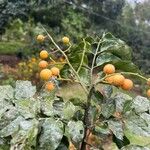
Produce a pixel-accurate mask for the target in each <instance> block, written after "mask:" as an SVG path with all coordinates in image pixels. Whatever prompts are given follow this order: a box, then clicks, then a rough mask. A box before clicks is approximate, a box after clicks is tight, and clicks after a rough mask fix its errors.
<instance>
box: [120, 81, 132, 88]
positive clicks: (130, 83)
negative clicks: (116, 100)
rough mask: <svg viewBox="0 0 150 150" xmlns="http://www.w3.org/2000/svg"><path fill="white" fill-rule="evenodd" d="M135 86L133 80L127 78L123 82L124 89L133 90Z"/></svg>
mask: <svg viewBox="0 0 150 150" xmlns="http://www.w3.org/2000/svg"><path fill="white" fill-rule="evenodd" d="M132 88H133V82H132V80H130V79H125V80H124V81H123V84H122V89H124V90H131V89H132Z"/></svg>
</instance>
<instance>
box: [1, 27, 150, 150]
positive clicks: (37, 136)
mask: <svg viewBox="0 0 150 150" xmlns="http://www.w3.org/2000/svg"><path fill="white" fill-rule="evenodd" d="M44 30H45V28H44ZM45 31H46V30H45ZM46 33H47V37H49V39H50V40H51V42H52V43H53V44H54V45H55V46H56V51H55V52H56V53H57V52H60V53H61V54H62V55H63V56H64V58H65V64H63V67H62V68H60V73H59V74H58V75H57V76H49V79H48V81H45V83H44V86H45V88H42V89H41V92H40V93H36V89H35V87H34V86H32V85H31V83H30V82H29V81H17V82H16V88H15V89H13V88H12V87H10V86H3V87H0V90H1V91H2V92H1V93H2V95H1V98H0V101H2V104H4V105H3V106H2V109H0V110H1V111H0V116H1V118H0V140H1V141H2V142H0V143H1V147H2V148H3V147H6V148H5V149H7V147H9V148H11V149H15V148H17V149H25V150H26V149H31V150H32V149H37V150H38V149H39V150H42V149H43V150H49V149H51V150H55V149H56V150H62V149H64V150H67V149H68V148H69V149H70V150H71V149H81V150H89V149H102V148H104V147H103V142H104V141H105V140H106V139H107V138H108V137H111V138H112V143H113V144H112V145H113V147H112V148H111V149H121V150H125V149H141V150H142V149H149V148H148V147H149V141H150V132H149V131H150V122H149V120H150V114H149V111H150V101H149V100H148V99H147V98H146V97H142V96H132V94H131V95H129V92H127V91H124V90H122V85H123V84H124V82H125V81H128V82H129V81H130V84H131V79H132V78H131V77H132V76H133V77H137V78H139V79H142V80H143V81H144V82H145V84H146V85H147V81H149V79H147V78H145V77H144V76H142V75H141V73H140V71H139V70H138V68H137V67H136V66H135V65H134V64H133V63H132V62H131V49H130V48H129V47H128V46H127V45H126V43H124V42H123V41H122V40H120V39H117V38H116V37H114V36H113V35H111V34H110V33H107V34H103V36H102V37H101V38H99V37H98V38H97V39H93V38H91V37H86V38H84V39H82V41H80V42H79V44H75V45H72V44H69V45H68V48H67V49H66V50H64V49H61V48H60V47H59V45H58V44H56V42H55V41H54V39H53V38H52V37H51V35H50V34H49V33H48V32H47V31H46ZM70 41H71V40H70ZM65 46H66V45H65ZM89 55H90V56H91V57H92V62H88V56H89ZM50 59H52V58H51V57H50ZM52 60H53V59H52ZM107 64H112V65H113V66H114V67H115V71H113V72H111V73H110V72H109V73H110V74H105V73H104V72H103V70H104V69H103V68H105V67H104V66H105V65H107ZM56 65H57V63H56V61H55V60H53V65H52V66H48V67H47V68H46V69H47V70H50V69H51V68H53V67H56ZM44 69H45V68H44ZM96 71H97V72H98V73H97V76H96V77H94V72H96ZM48 74H49V73H48ZM50 74H51V73H50ZM46 76H47V75H46ZM114 76H115V80H114ZM109 77H113V79H112V81H113V82H111V83H110V82H109V81H108V78H109ZM122 77H123V78H122ZM120 78H121V80H120ZM129 78H130V80H129ZM42 79H43V77H42ZM116 79H117V83H119V84H116V83H115V82H114V81H116ZM46 80H47V78H46ZM60 81H68V82H71V83H78V84H80V85H81V88H82V89H83V90H84V91H83V92H85V95H86V100H85V101H81V100H80V99H79V98H76V95H74V98H72V99H70V100H69V101H66V100H65V99H63V97H61V95H57V89H58V88H59V85H58V82H60ZM126 84H127V82H126ZM132 86H133V85H132ZM147 86H148V85H147ZM49 87H50V90H48V91H47V89H49ZM123 89H124V88H123ZM130 89H131V86H130V88H128V89H127V90H130Z"/></svg>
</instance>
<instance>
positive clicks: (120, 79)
mask: <svg viewBox="0 0 150 150" xmlns="http://www.w3.org/2000/svg"><path fill="white" fill-rule="evenodd" d="M103 72H104V73H105V74H106V78H105V81H106V82H107V83H109V84H112V85H115V86H118V87H121V88H122V89H123V90H131V89H132V88H133V86H134V84H133V81H132V80H130V79H127V78H125V77H124V76H123V75H122V74H121V73H115V72H116V69H115V66H114V65H112V64H106V65H105V66H104V68H103ZM147 84H148V85H150V79H148V82H147ZM147 96H148V97H150V89H148V90H147Z"/></svg>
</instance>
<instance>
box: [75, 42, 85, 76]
mask: <svg viewBox="0 0 150 150" xmlns="http://www.w3.org/2000/svg"><path fill="white" fill-rule="evenodd" d="M83 42H84V47H83V53H82V58H81V62H80V65H79V68H78V69H77V73H78V72H79V71H80V69H81V67H82V65H83V61H84V56H85V51H86V42H85V39H83Z"/></svg>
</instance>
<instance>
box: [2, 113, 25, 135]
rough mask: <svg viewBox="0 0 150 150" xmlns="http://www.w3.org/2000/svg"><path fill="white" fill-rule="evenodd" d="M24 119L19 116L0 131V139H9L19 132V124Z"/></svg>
mask: <svg viewBox="0 0 150 150" xmlns="http://www.w3.org/2000/svg"><path fill="white" fill-rule="evenodd" d="M21 121H24V118H23V117H21V116H19V117H17V118H16V119H15V120H13V121H12V122H11V123H10V124H9V125H7V126H6V127H4V128H3V129H2V130H1V131H0V137H7V136H10V135H12V134H14V133H15V132H17V131H18V130H19V124H20V122H21Z"/></svg>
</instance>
